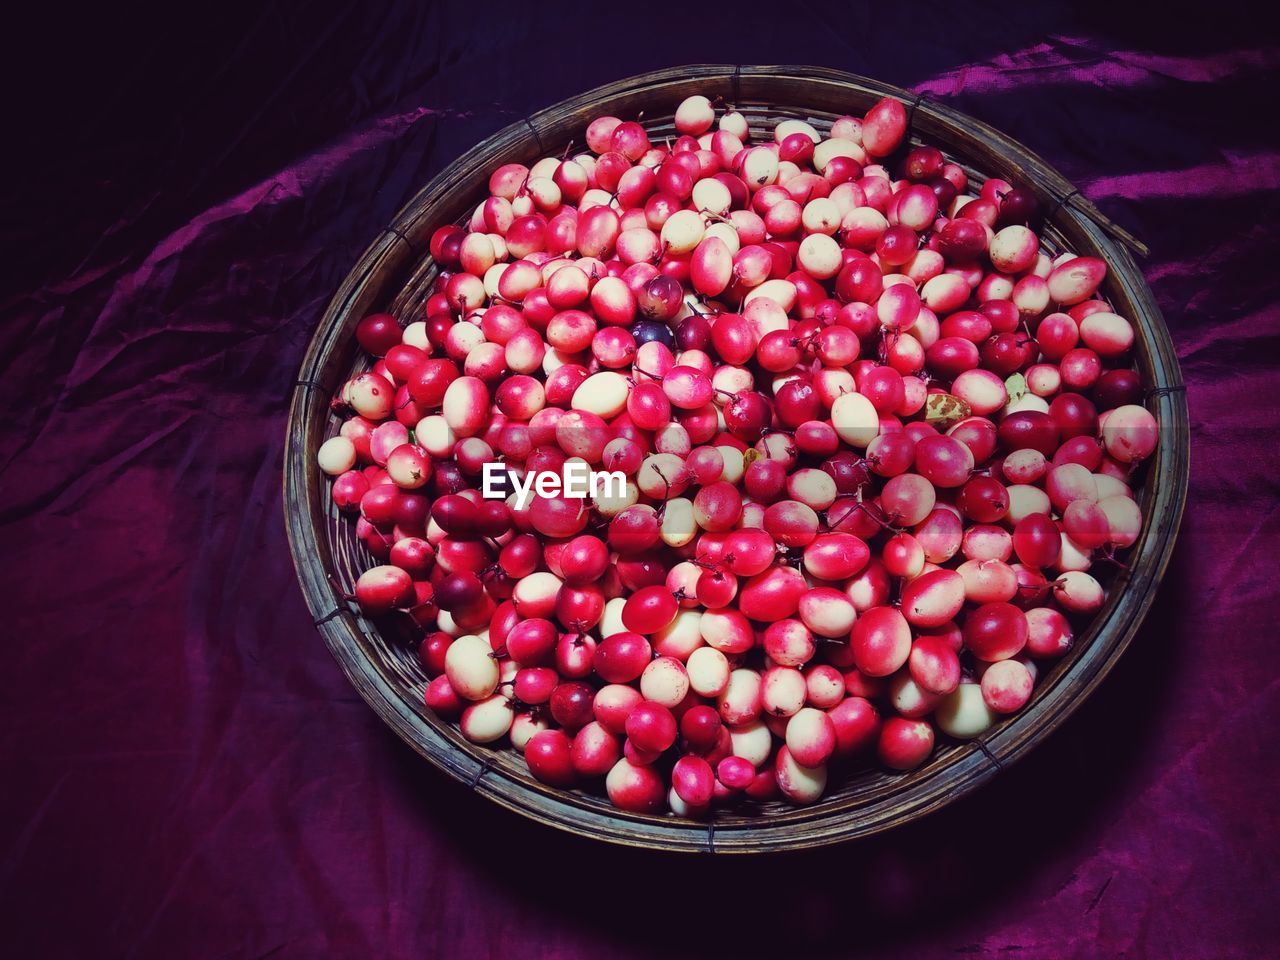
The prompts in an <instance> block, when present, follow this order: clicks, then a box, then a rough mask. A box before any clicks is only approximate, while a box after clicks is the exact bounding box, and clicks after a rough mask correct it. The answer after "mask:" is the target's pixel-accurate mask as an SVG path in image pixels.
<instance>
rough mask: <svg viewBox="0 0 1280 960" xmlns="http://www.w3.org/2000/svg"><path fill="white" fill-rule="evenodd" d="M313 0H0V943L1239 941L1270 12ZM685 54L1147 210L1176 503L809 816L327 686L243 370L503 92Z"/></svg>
mask: <svg viewBox="0 0 1280 960" xmlns="http://www.w3.org/2000/svg"><path fill="white" fill-rule="evenodd" d="M322 6H323V5H319V4H317V5H314V6H313V7H309V6H307V5H304V4H294V5H290V4H282V3H265V4H261V5H257V6H255V7H254V8H252V9H251V10H246V11H245V12H243V13H242V14H237V13H236V12H235V11H234V10H233V9H232V8H231V7H227V6H225V5H217V6H216V9H211V10H209V11H207V12H206V11H200V10H194V11H193V10H188V9H186V8H185V7H184V6H183V5H170V6H168V7H158V8H157V9H155V10H153V11H151V12H150V13H149V14H148V15H147V16H142V15H135V14H132V13H129V14H126V13H125V12H123V11H121V10H119V9H117V8H115V7H110V8H109V9H108V8H104V9H102V10H101V11H99V12H93V13H81V14H80V15H79V17H78V18H64V15H63V14H62V13H61V12H60V11H47V10H45V11H42V12H40V14H39V15H41V16H44V17H45V22H44V23H42V24H31V25H29V26H21V27H17V28H15V29H14V30H13V31H11V33H10V39H11V42H12V45H13V47H14V48H15V49H14V50H13V51H12V56H7V57H6V63H5V70H6V71H12V74H13V76H12V77H7V78H5V80H6V82H5V89H6V91H7V92H8V93H9V94H10V99H12V101H13V103H12V105H11V106H6V124H7V126H8V128H9V133H10V137H9V138H8V139H9V141H10V142H9V148H8V149H7V150H6V151H5V153H6V158H5V164H6V166H7V167H9V171H8V173H6V175H5V176H4V179H3V183H4V188H3V207H2V208H0V209H2V212H3V217H0V224H2V227H0V229H2V230H3V240H4V243H3V246H4V249H5V250H6V254H5V258H6V268H5V270H4V271H3V280H2V281H0V282H2V287H0V304H2V305H3V316H4V320H3V325H2V326H0V370H2V371H3V375H2V376H0V406H2V408H3V410H4V417H5V419H4V428H3V429H4V444H3V451H2V453H0V567H2V568H3V569H4V570H5V572H6V574H7V577H6V579H7V580H8V586H7V588H6V589H5V591H4V592H5V595H6V597H7V600H8V602H7V603H6V605H5V608H6V614H7V615H6V617H5V630H4V635H5V640H6V643H5V648H6V650H7V655H8V662H7V664H6V666H5V668H4V669H3V671H0V709H2V711H3V721H2V723H0V764H2V769H3V778H2V779H3V781H4V786H3V787H2V788H0V858H2V859H0V952H3V953H4V954H5V955H8V956H32V957H36V956H38V957H42V958H51V960H52V958H62V957H85V956H94V957H112V958H114V957H136V958H153V957H154V958H174V957H183V958H203V957H227V958H231V957H235V958H240V957H245V958H248V957H262V956H272V957H281V958H283V957H317V956H334V957H370V956H389V957H437V956H449V957H471V956H478V957H483V956H498V955H502V956H515V957H521V958H571V957H587V956H591V957H607V956H619V957H643V956H656V955H664V956H673V957H683V956H694V955H698V956H714V955H736V956H748V955H754V954H757V953H759V954H762V955H771V956H801V955H806V956H832V957H844V956H854V955H857V956H865V957H896V956H910V957H913V958H918V960H928V958H935V957H950V956H954V955H957V954H960V955H965V956H975V957H1009V956H1012V957H1054V958H1063V957H1096V956H1108V957H1115V956H1126V957H1142V956H1151V957H1259V956H1267V955H1270V956H1274V955H1275V954H1276V951H1277V944H1278V943H1280V911H1278V910H1277V909H1276V901H1277V895H1278V894H1280V888H1278V885H1277V881H1276V879H1275V873H1274V871H1275V869H1276V867H1275V863H1276V860H1277V857H1278V856H1280V841H1278V839H1277V813H1276V811H1277V801H1276V796H1277V794H1276V791H1277V788H1280V779H1278V778H1277V749H1276V743H1275V738H1276V733H1277V722H1278V721H1280V685H1278V683H1277V665H1278V664H1280V653H1278V652H1277V651H1278V650H1280V647H1278V646H1277V642H1276V634H1275V625H1276V621H1277V614H1276V603H1277V599H1280V598H1278V596H1277V594H1278V593H1280V591H1278V589H1277V578H1276V572H1275V555H1276V551H1277V550H1278V549H1280V513H1278V512H1277V509H1276V504H1277V499H1276V494H1277V481H1276V454H1275V452H1274V449H1273V446H1272V445H1273V443H1274V442H1275V440H1276V439H1277V438H1276V431H1275V430H1274V421H1275V413H1274V409H1272V408H1273V407H1274V404H1275V391H1276V387H1277V386H1278V385H1280V384H1278V382H1277V377H1276V372H1275V361H1276V357H1277V356H1280V322H1278V320H1280V318H1278V316H1277V306H1276V305H1277V303H1278V302H1280V270H1277V268H1276V256H1277V253H1278V252H1280V251H1278V249H1277V243H1276V241H1277V236H1278V234H1280V227H1278V226H1277V224H1278V223H1280V200H1278V199H1277V197H1278V196H1280V194H1278V193H1277V188H1280V143H1278V142H1277V139H1276V136H1275V132H1274V130H1275V127H1274V123H1272V122H1271V121H1270V120H1269V119H1266V118H1264V117H1262V116H1261V114H1265V113H1266V111H1268V110H1269V109H1270V106H1271V105H1272V104H1273V103H1274V102H1275V100H1276V97H1277V95H1278V94H1280V84H1277V67H1278V66H1280V48H1278V47H1277V44H1276V38H1275V36H1274V35H1273V34H1270V33H1269V32H1268V30H1267V29H1266V28H1265V27H1264V26H1262V25H1261V22H1260V21H1261V19H1262V18H1259V20H1250V18H1248V17H1246V16H1239V15H1238V14H1240V13H1241V11H1240V10H1235V9H1233V10H1232V11H1230V12H1229V11H1228V10H1227V9H1225V8H1224V9H1222V10H1220V11H1218V12H1216V13H1215V12H1213V11H1211V10H1202V11H1200V12H1199V13H1197V14H1196V15H1195V16H1191V17H1186V18H1182V17H1180V16H1175V15H1173V14H1172V13H1169V14H1167V15H1166V17H1165V18H1164V19H1165V20H1167V21H1168V22H1163V23H1160V22H1156V21H1153V20H1141V19H1137V18H1133V19H1132V20H1131V21H1129V20H1126V19H1125V17H1124V16H1123V15H1120V14H1119V13H1118V12H1117V10H1116V8H1117V7H1119V6H1120V5H1118V4H1111V5H1105V6H1102V7H1099V8H1098V9H1097V10H1093V11H1090V10H1088V9H1085V8H1081V7H1079V5H1072V7H1073V8H1074V10H1068V9H1059V10H1055V9H1053V8H1052V7H1050V6H1049V5H1041V4H1034V5H1033V4H1023V5H1009V4H1000V5H992V6H990V7H978V8H973V9H967V8H965V6H964V5H961V4H957V3H951V4H947V5H936V6H935V5H933V4H919V3H917V4H908V5H902V6H899V7H897V8H895V7H893V6H888V5H878V7H877V8H876V9H874V10H868V9H863V8H857V9H852V8H851V9H849V10H848V11H843V5H840V4H817V3H812V2H808V0H805V2H801V3H797V4H790V5H787V4H784V5H782V6H781V7H779V8H778V9H779V13H777V14H774V15H772V16H766V15H764V14H763V13H761V14H752V15H739V14H738V13H734V12H731V11H724V10H721V11H720V12H713V8H718V6H719V5H710V4H708V5H702V6H697V5H681V4H676V5H671V4H667V5H663V4H657V5H654V4H627V5H625V6H624V5H612V6H611V5H607V4H599V3H597V4H593V5H591V7H590V8H588V10H587V11H586V12H579V13H570V11H569V9H568V8H564V9H563V10H562V9H561V8H560V7H558V6H555V8H554V11H553V8H552V7H548V6H547V5H534V4H527V5H525V6H524V7H522V8H512V9H511V10H509V11H505V10H504V11H498V12H496V13H495V12H493V11H495V10H497V8H495V7H494V6H492V5H484V6H483V8H482V7H481V5H470V6H463V5H459V6H458V7H457V8H450V9H449V10H446V9H440V8H433V7H429V6H428V5H422V4H413V5H410V4H405V5H404V6H403V7H397V8H391V9H388V10H386V11H378V12H376V13H375V12H374V11H373V9H372V8H371V7H368V6H366V7H364V8H363V9H364V10H365V12H364V13H362V14H360V15H356V14H352V13H349V14H344V15H342V16H339V17H337V18H327V15H326V14H325V13H324V11H323V10H322V9H321V8H322ZM553 6H554V5H553ZM748 6H749V5H744V9H747V7H748ZM450 10H452V11H453V12H450ZM463 11H466V12H463ZM676 13H679V14H680V15H681V16H684V17H687V18H689V19H688V20H686V21H684V23H683V24H679V25H672V26H670V27H666V28H662V27H655V26H653V25H652V22H653V21H654V20H655V19H661V18H672V17H674V15H675V14H676ZM85 17H90V18H93V19H91V20H89V21H86V20H85V19H84V18H85ZM818 21H824V22H823V24H822V26H821V27H820V28H819V27H815V26H814V25H813V24H815V23H816V22H818ZM831 21H834V22H831ZM694 61H711V62H743V63H753V62H755V63H768V62H797V63H799V62H812V63H816V64H823V65H829V66H833V67H839V68H844V69H848V70H851V71H855V72H859V73H863V74H867V75H870V76H876V77H880V78H883V79H885V80H887V81H890V82H894V83H898V84H901V85H904V86H910V87H913V88H914V89H917V90H923V91H928V92H929V93H930V94H931V95H933V96H934V97H936V98H938V99H942V100H945V101H946V102H948V103H951V104H953V105H955V106H956V107H958V108H959V109H961V110H965V111H968V112H970V113H972V114H974V115H975V116H977V117H980V118H982V119H984V120H986V121H988V122H990V123H992V124H994V125H995V126H996V127H998V128H1001V129H1003V130H1005V131H1006V132H1008V133H1009V134H1011V135H1012V136H1014V137H1016V138H1018V139H1020V140H1022V141H1023V142H1025V143H1027V144H1028V145H1030V146H1031V147H1032V148H1033V149H1035V150H1037V151H1039V152H1040V153H1041V154H1043V155H1044V156H1045V157H1047V158H1048V159H1049V160H1050V161H1051V162H1053V163H1055V164H1056V165H1057V166H1058V167H1059V168H1060V169H1061V170H1063V171H1064V172H1065V173H1066V174H1067V176H1068V177H1070V178H1071V179H1072V180H1074V181H1075V183H1076V184H1077V185H1079V186H1081V187H1082V188H1083V189H1084V190H1085V192H1086V193H1087V194H1088V195H1089V196H1090V197H1091V198H1092V199H1094V200H1095V201H1097V202H1098V203H1099V205H1100V206H1102V208H1103V209H1104V210H1106V211H1107V212H1108V213H1109V214H1111V215H1112V216H1114V217H1115V218H1117V219H1118V220H1119V221H1120V222H1122V223H1124V224H1125V225H1127V226H1129V227H1130V228H1131V229H1133V230H1134V232H1135V233H1137V234H1138V235H1139V236H1141V237H1143V238H1144V239H1145V240H1146V241H1147V242H1148V243H1149V244H1150V246H1151V249H1152V255H1151V258H1150V260H1149V261H1148V264H1147V268H1148V276H1149V278H1150V282H1151V285H1152V287H1153V289H1154V290H1155V292H1156V294H1157V296H1158V297H1159V300H1160V302H1161V304H1162V306H1163V308H1164V311H1165V314H1166V317H1167V319H1168V322H1169V325H1170V327H1171V329H1172V331H1173V335H1174V339H1175V340H1176V342H1177V344H1178V348H1179V353H1180V355H1181V357H1182V363H1183V371H1184V374H1185V376H1186V379H1187V381H1188V384H1189V387H1190V390H1189V401H1190V407H1191V415H1192V422H1193V430H1194V436H1193V443H1194V447H1193V471H1192V482H1191V487H1192V488H1191V498H1190V504H1189V507H1188V510H1187V516H1186V520H1185V521H1184V524H1183V529H1182V538H1181V542H1180V544H1179V547H1178V550H1177V553H1176V555H1175V557H1174V561H1173V564H1172V566H1171V568H1170V571H1169V575H1168V579H1167V582H1166V583H1165V585H1164V588H1163V590H1162V593H1161V596H1160V599H1159V600H1158V605H1157V608H1156V610H1155V611H1154V612H1153V614H1152V616H1151V617H1150V619H1149V620H1148V622H1147V624H1146V626H1145V628H1144V629H1143V631H1142V633H1141V634H1140V635H1139V637H1138V639H1137V640H1136V641H1135V643H1134V644H1133V646H1132V648H1131V649H1130V651H1129V653H1128V655H1127V656H1126V657H1125V658H1124V660H1123V662H1122V663H1121V664H1120V665H1119V667H1118V668H1117V669H1116V671H1115V672H1114V673H1113V674H1112V675H1111V677H1109V678H1108V680H1107V681H1106V682H1105V684H1104V685H1103V686H1102V688H1101V689H1100V690H1099V691H1098V693H1097V694H1096V696H1094V697H1093V698H1092V699H1091V700H1090V701H1089V702H1088V703H1087V704H1085V705H1084V706H1083V707H1082V708H1081V709H1080V711H1079V713H1078V714H1077V715H1076V717H1075V718H1074V719H1073V720H1072V721H1071V722H1070V723H1069V724H1068V725H1067V726H1066V727H1065V729H1063V730H1062V731H1061V732H1060V733H1059V734H1058V735H1056V736H1055V737H1054V738H1052V740H1051V741H1049V742H1048V743H1046V744H1045V745H1043V746H1042V747H1041V748H1040V749H1039V750H1037V751H1036V753H1035V754H1034V755H1033V756H1032V757H1030V758H1029V759H1028V760H1026V761H1025V762H1024V763H1022V764H1020V765H1018V766H1017V767H1015V768H1013V769H1011V770H1009V771H1008V772H1007V773H1006V774H1005V775H1003V776H1002V777H1001V778H999V779H998V780H997V781H996V782H995V783H994V784H992V785H991V786H989V787H987V788H985V789H983V790H981V791H980V792H978V793H977V794H976V795H974V796H972V797H970V798H968V799H966V800H965V801H963V802H960V803H958V804H956V805H954V806H953V807H952V808H950V809H948V810H947V811H945V812H944V813H942V814H940V815H937V816H934V817H932V818H930V819H927V820H926V821H924V822H922V823H919V824H917V825H914V826H911V827H909V828H906V829H902V830H900V831H897V832H895V833H892V834H890V835H888V836H885V837H882V838H879V839H875V840H872V841H869V842H865V843H861V844H857V845H847V846H842V847H838V848H835V849H830V850H825V851H821V852H818V853H814V854H810V855H799V856H786V857H777V858H768V859H763V858H754V859H751V860H741V859H735V860H724V859H714V858H709V857H703V858H697V859H678V860H677V859H670V858H666V857H661V856H653V855H645V854H641V853H636V852H631V851H626V850H619V849H614V848H610V847H605V846H601V845H594V844H591V843H587V842H584V841H580V840H576V839H573V838H571V837H567V836H564V835H561V834H560V833H558V832H555V831H551V830H548V829H544V828H541V827H537V826H535V825H532V824H528V823H526V822H524V821H522V820H520V819H519V818H517V817H515V816H513V815H510V814H507V813H505V812H503V811H501V810H498V809H497V808H495V807H493V806H492V805H490V804H488V803H485V802H482V801H480V800H478V799H476V798H474V797H473V796H472V795H471V794H470V793H469V792H468V791H467V790H465V789H463V788H461V787H459V786H457V785H455V784H453V783H451V782H450V781H448V780H446V778H445V777H444V776H443V775H440V774H437V773H436V772H435V771H434V770H433V769H432V768H430V767H429V766H428V765H427V764H426V763H424V762H422V761H420V760H418V759H417V758H416V757H415V756H414V755H413V754H412V753H411V752H410V751H409V750H408V748H406V747H404V746H402V745H401V744H400V743H399V741H397V740H396V739H395V738H394V736H393V735H392V734H391V733H390V731H389V730H387V729H386V728H384V727H383V725H382V724H381V723H380V721H378V720H377V719H376V717H375V716H374V714H373V713H372V711H370V710H369V709H368V708H367V707H366V706H365V705H364V703H363V702H362V701H360V700H359V699H358V698H357V697H356V695H355V694H354V693H353V691H352V690H351V689H350V688H349V687H348V685H347V683H346V682H345V680H344V679H343V677H342V675H341V674H340V672H339V670H338V668H337V666H336V665H335V663H334V662H333V661H332V659H331V658H330V656H329V654H328V652H327V650H326V649H325V647H324V645H323V643H322V642H321V641H320V639H319V637H318V636H317V635H316V633H315V631H314V630H313V629H312V627H311V624H310V618H309V617H308V615H307V612H306V609H305V607H304V605H303V602H302V598H301V595H300V592H299V589H298V586H297V583H296V581H295V577H294V572H293V567H292V563H291V561H290V558H289V555H288V552H287V548H286V542H285V536H284V531H283V523H282V517H281V503H280V472H281V453H282V439H283V437H282V433H283V428H284V418H285V412H286V406H287V400H288V397H289V392H290V387H291V385H292V383H293V379H294V374H295V371H296V368H297V365H298V362H299V360H300V357H301V354H302V351H303V348H304V346H305V344H306V341H307V339H308V337H309V336H310V333H311V331H312V328H313V326H314V324H315V323H316V321H317V319H318V318H319V315H320V313H321V311H322V310H323V308H324V305H325V304H326V302H327V300H328V298H329V296H330V295H331V293H332V292H333V290H334V289H335V288H336V287H337V285H338V284H339V282H340V281H341V279H342V277H343V276H344V274H345V273H346V271H347V270H348V269H349V267H350V266H351V264H352V262H353V261H354V259H355V257H356V256H357V255H358V253H359V252H360V250H361V249H362V248H363V247H364V246H365V244H366V243H367V242H368V241H369V240H370V238H372V237H373V236H374V235H375V234H376V233H377V232H378V231H379V230H380V229H381V228H382V226H383V225H384V224H386V223H387V222H388V221H389V220H390V219H391V217H392V215H393V214H394V213H395V212H396V211H397V210H398V209H399V207H400V206H401V205H402V204H403V203H404V202H405V201H406V200H407V199H408V198H409V197H410V196H411V195H412V194H413V192H414V191H415V190H416V189H417V188H418V187H419V186H420V185H421V184H423V183H424V182H425V181H426V180H427V179H428V178H429V177H430V176H431V175H432V174H434V173H435V172H436V171H438V170H440V169H441V168H442V167H443V166H444V165H445V164H447V163H449V162H450V161H451V160H453V159H454V158H455V157H457V156H459V155H460V154H461V153H462V152H463V151H465V150H466V149H467V148H468V147H469V146H471V145H472V144H474V143H475V142H477V141H478V140H480V139H481V138H482V137H484V136H486V135H487V134H489V133H491V132H492V131H494V130H496V129H497V128H499V127H501V126H503V125H505V124H507V123H509V122H511V121H512V120H513V119H516V118H519V117H522V116H524V115H526V114H527V113H529V112H530V111H531V110H533V109H537V108H539V107H541V106H545V105H547V104H550V103H552V102H554V101H556V100H558V99H560V98H562V97H565V96H568V95H570V94H572V93H575V92H577V91H580V90H583V89H586V88H589V87H591V86H594V85H597V84H599V83H602V82H605V81H608V80H612V79H616V78H619V77H623V76H626V75H629V74H632V73H636V72H641V71H643V70H647V69H653V68H656V67H659V66H666V65H674V64H679V63H684V62H694ZM1260 406H1261V407H1262V409H1261V411H1260V410H1259V407H1260ZM677 930H679V931H680V932H677Z"/></svg>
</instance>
